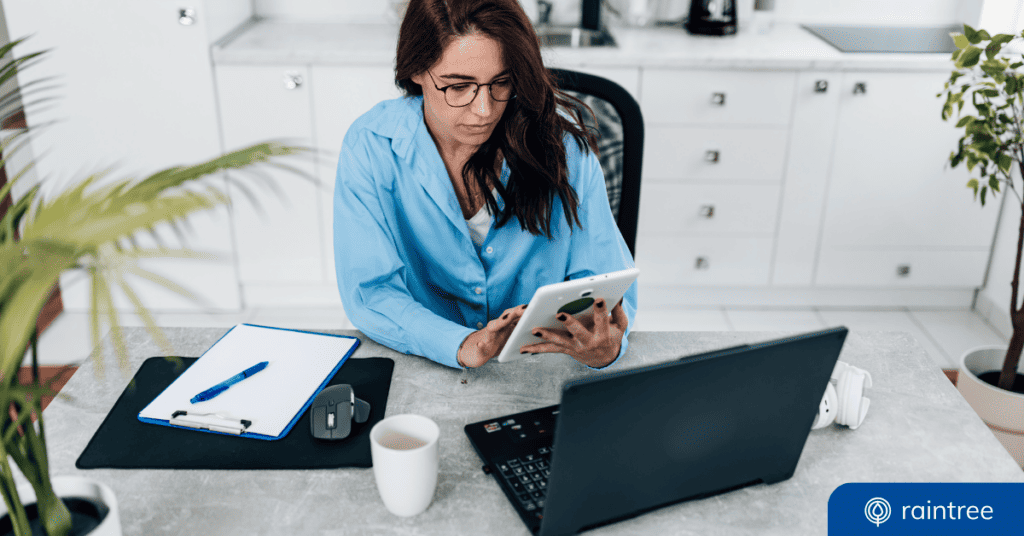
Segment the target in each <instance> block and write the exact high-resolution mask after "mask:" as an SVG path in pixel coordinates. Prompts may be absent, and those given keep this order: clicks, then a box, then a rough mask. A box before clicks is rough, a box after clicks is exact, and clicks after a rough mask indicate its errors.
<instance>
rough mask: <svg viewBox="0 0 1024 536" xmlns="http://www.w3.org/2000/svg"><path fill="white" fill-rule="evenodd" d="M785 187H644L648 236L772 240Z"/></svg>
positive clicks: (642, 224) (642, 199)
mask: <svg viewBox="0 0 1024 536" xmlns="http://www.w3.org/2000/svg"><path fill="white" fill-rule="evenodd" d="M779 190H780V187H779V186H778V185H774V184H749V185H748V184H744V185H735V184H716V185H707V184H666V183H650V184H645V185H644V186H643V189H642V190H641V196H640V223H639V229H640V233H641V234H643V235H652V236H655V235H665V234H670V235H675V236H679V235H700V236H715V235H719V236H720V235H737V234H745V235H754V234H764V235H767V236H769V237H770V236H772V235H773V233H774V232H775V221H776V216H777V215H778V208H779Z"/></svg>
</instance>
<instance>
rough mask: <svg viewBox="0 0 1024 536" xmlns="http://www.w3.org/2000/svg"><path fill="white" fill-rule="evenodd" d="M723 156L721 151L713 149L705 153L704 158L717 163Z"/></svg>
mask: <svg viewBox="0 0 1024 536" xmlns="http://www.w3.org/2000/svg"><path fill="white" fill-rule="evenodd" d="M721 156H722V155H721V153H720V152H718V151H717V150H711V151H707V152H705V153H704V160H706V161H708V162H711V163H713V164H717V163H718V160H719V158H721Z"/></svg>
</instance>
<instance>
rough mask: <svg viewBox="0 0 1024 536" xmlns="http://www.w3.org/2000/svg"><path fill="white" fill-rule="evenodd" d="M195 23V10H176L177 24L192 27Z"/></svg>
mask: <svg viewBox="0 0 1024 536" xmlns="http://www.w3.org/2000/svg"><path fill="white" fill-rule="evenodd" d="M195 22H196V10H194V9H181V10H178V24H180V25H182V26H192V25H193V24H195Z"/></svg>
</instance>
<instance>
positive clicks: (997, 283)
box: [964, 169, 1024, 337]
mask: <svg viewBox="0 0 1024 536" xmlns="http://www.w3.org/2000/svg"><path fill="white" fill-rule="evenodd" d="M1013 177H1014V178H1013V180H1014V181H1015V184H1016V186H1017V188H1018V192H1020V187H1021V181H1020V174H1019V173H1018V172H1017V170H1016V169H1015V170H1014V173H1013ZM965 190H966V188H965ZM1007 194H1008V195H1007V196H1006V198H1005V202H1004V203H1003V208H1002V214H1001V215H1000V217H999V225H998V227H997V230H996V236H995V244H994V247H993V249H992V258H991V260H990V261H989V269H988V276H987V277H986V278H985V288H983V289H981V293H980V294H981V295H980V296H979V297H978V298H979V299H978V304H977V307H978V310H979V312H981V313H982V314H983V315H984V316H986V317H987V318H988V319H989V321H990V322H991V323H992V325H993V326H995V327H996V329H997V330H999V332H1000V333H1002V334H1003V335H1004V336H1006V337H1009V336H1010V334H1011V333H1012V328H1011V327H1010V282H1011V281H1013V268H1014V264H1015V261H1016V255H1017V238H1018V234H1019V230H1020V219H1021V203H1020V201H1019V200H1018V199H1017V196H1015V195H1013V193H1012V192H1007ZM964 195H971V194H970V193H969V192H964ZM978 205H979V210H998V209H999V205H998V204H997V203H991V202H990V203H988V204H986V206H985V208H984V209H981V208H980V206H981V204H980V203H979V204H978ZM1021 286H1022V287H1024V285H1021ZM1021 294H1024V288H1021V289H1020V290H1019V291H1018V300H1020V299H1021V297H1022V296H1021Z"/></svg>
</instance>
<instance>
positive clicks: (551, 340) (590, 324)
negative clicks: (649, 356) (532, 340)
mask: <svg viewBox="0 0 1024 536" xmlns="http://www.w3.org/2000/svg"><path fill="white" fill-rule="evenodd" d="M607 307H608V305H607V304H606V303H605V301H604V300H603V299H600V300H597V301H596V302H594V313H593V314H591V315H588V316H584V317H583V318H582V321H580V320H577V319H576V317H574V316H572V315H570V314H566V313H559V314H558V316H557V317H556V318H558V320H559V321H560V322H561V323H562V324H563V325H564V326H565V329H566V331H563V330H555V329H548V328H534V330H533V334H534V335H535V336H537V337H540V338H541V339H543V340H544V341H545V342H543V343H537V344H530V345H527V346H523V347H522V348H521V349H520V351H522V352H523V353H526V352H532V353H547V352H550V353H559V354H568V355H569V356H571V357H572V358H573V359H575V360H576V361H579V362H580V363H583V364H584V365H587V366H589V367H594V368H601V367H604V366H606V365H608V364H609V363H611V362H612V361H615V358H616V357H618V355H619V350H620V349H621V348H622V335H623V334H624V333H625V332H626V327H627V326H628V325H629V317H627V316H626V312H625V311H624V310H623V309H622V301H619V303H618V305H616V306H615V309H612V314H611V317H609V316H608V312H607Z"/></svg>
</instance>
